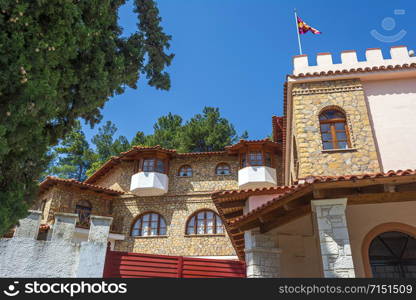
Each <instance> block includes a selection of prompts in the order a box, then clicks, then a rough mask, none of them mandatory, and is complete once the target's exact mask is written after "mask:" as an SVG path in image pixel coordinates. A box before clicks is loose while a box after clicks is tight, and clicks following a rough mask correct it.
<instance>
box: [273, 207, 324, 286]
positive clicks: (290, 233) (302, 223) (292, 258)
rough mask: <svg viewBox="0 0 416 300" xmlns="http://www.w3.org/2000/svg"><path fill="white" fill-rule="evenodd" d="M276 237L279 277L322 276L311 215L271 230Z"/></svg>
mask: <svg viewBox="0 0 416 300" xmlns="http://www.w3.org/2000/svg"><path fill="white" fill-rule="evenodd" d="M271 232H272V233H273V234H274V236H275V237H276V239H277V244H278V247H279V249H281V250H282V252H281V254H280V259H281V262H280V268H281V270H280V272H281V277H288V278H296V277H300V278H305V277H315V278H317V277H323V273H322V258H321V255H320V250H319V241H318V240H319V237H318V236H317V234H316V232H315V229H314V226H313V220H312V215H307V216H304V217H302V218H299V219H297V220H294V221H292V222H290V223H288V224H285V225H283V226H280V227H279V228H276V229H274V230H272V231H271Z"/></svg>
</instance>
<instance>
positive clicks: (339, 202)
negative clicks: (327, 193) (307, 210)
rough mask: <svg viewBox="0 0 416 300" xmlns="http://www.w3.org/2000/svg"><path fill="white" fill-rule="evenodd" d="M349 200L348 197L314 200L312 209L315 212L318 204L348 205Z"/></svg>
mask: <svg viewBox="0 0 416 300" xmlns="http://www.w3.org/2000/svg"><path fill="white" fill-rule="evenodd" d="M347 201H348V199H347V198H337V199H322V200H312V201H311V206H312V211H313V212H315V208H316V207H317V206H323V205H343V206H344V207H346V206H347Z"/></svg>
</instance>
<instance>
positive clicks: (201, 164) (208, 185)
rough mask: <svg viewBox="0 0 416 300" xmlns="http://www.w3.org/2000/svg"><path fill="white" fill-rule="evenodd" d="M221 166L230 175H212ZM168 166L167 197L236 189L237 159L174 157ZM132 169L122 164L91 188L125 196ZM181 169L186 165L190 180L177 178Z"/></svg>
mask: <svg viewBox="0 0 416 300" xmlns="http://www.w3.org/2000/svg"><path fill="white" fill-rule="evenodd" d="M222 162H224V163H227V164H229V165H230V167H231V174H230V175H216V174H215V168H216V166H217V165H218V164H219V163H222ZM169 164H170V166H169V174H168V176H169V192H168V195H178V194H187V193H192V192H199V193H202V192H212V191H215V190H221V189H224V190H232V189H238V168H239V166H238V158H237V156H228V155H215V156H214V155H213V156H191V157H177V158H174V159H172V160H170V162H169ZM133 165H134V164H133V163H132V162H122V163H121V164H119V165H117V166H115V167H114V168H113V169H111V170H110V171H109V172H108V173H107V174H106V175H105V176H103V177H101V178H99V179H98V180H97V181H96V182H94V184H96V185H100V186H105V187H109V188H113V189H117V190H122V191H124V192H129V191H130V181H131V176H132V175H133ZM183 165H190V166H191V167H192V171H193V174H192V177H189V178H186V177H179V176H178V171H179V168H180V167H181V166H183Z"/></svg>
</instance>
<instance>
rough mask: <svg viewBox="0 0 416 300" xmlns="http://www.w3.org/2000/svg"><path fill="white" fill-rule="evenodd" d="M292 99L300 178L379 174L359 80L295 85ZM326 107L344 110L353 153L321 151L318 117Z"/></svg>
mask: <svg viewBox="0 0 416 300" xmlns="http://www.w3.org/2000/svg"><path fill="white" fill-rule="evenodd" d="M292 96H293V114H294V122H293V126H294V127H293V133H294V135H295V138H296V142H297V148H298V159H299V178H304V177H306V176H308V175H345V174H359V173H375V172H379V171H380V166H379V162H378V157H377V151H376V147H375V144H374V139H373V134H372V130H371V125H370V120H369V117H368V112H367V106H366V102H365V95H364V92H363V89H362V84H361V82H360V81H359V80H338V81H324V82H313V83H302V84H295V85H294V86H293V92H292ZM327 106H337V107H340V108H341V109H342V110H344V111H345V113H346V117H347V123H348V127H349V132H350V137H351V144H352V145H351V146H352V148H353V149H352V150H336V151H334V150H332V151H331V150H326V151H323V148H322V139H321V133H320V126H319V118H318V116H319V113H320V112H321V111H322V109H323V108H325V107H327Z"/></svg>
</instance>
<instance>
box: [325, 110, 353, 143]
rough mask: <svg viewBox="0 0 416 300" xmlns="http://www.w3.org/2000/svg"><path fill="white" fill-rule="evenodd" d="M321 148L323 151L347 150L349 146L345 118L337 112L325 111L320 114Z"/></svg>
mask: <svg viewBox="0 0 416 300" xmlns="http://www.w3.org/2000/svg"><path fill="white" fill-rule="evenodd" d="M319 122H320V127H321V137H322V146H323V149H324V150H329V149H348V148H349V145H350V141H349V137H348V131H347V123H346V117H345V115H344V113H342V112H341V111H337V110H327V111H324V112H322V113H321V114H320V116H319Z"/></svg>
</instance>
